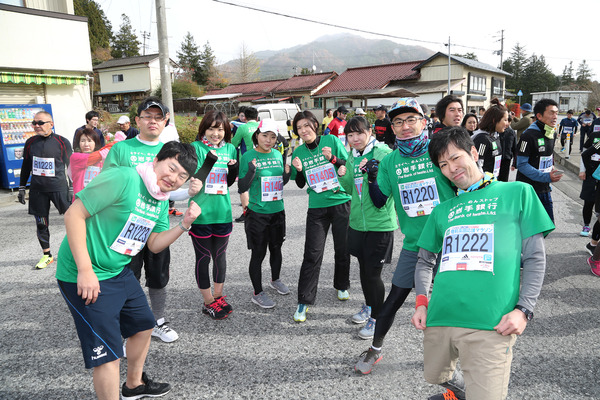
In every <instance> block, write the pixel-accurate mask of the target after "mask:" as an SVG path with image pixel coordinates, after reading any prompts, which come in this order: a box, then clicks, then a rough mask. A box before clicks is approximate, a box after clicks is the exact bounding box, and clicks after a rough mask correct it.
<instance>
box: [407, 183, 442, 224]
mask: <svg viewBox="0 0 600 400" xmlns="http://www.w3.org/2000/svg"><path fill="white" fill-rule="evenodd" d="M398 189H399V191H400V200H401V202H402V207H403V208H404V211H406V214H407V215H408V216H409V217H421V216H423V215H429V214H431V211H432V210H433V208H434V207H435V206H437V205H438V204H440V198H439V196H438V191H437V186H436V184H435V178H428V179H422V180H420V181H415V182H409V183H400V184H398Z"/></svg>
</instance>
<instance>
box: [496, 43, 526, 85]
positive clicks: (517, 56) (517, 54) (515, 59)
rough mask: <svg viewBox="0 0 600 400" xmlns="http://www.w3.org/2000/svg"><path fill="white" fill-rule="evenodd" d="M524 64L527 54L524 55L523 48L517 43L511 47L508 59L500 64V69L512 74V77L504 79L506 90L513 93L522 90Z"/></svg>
mask: <svg viewBox="0 0 600 400" xmlns="http://www.w3.org/2000/svg"><path fill="white" fill-rule="evenodd" d="M526 63H527V54H526V53H525V47H523V46H521V45H520V44H519V43H517V44H516V45H515V47H513V49H512V52H511V54H510V57H509V58H507V59H506V60H505V61H504V62H503V63H502V69H503V70H504V71H506V72H508V73H511V74H512V76H507V77H506V88H508V89H510V90H512V91H515V92H517V91H519V90H523V83H524V82H523V76H524V74H525V65H526ZM523 92H524V90H523Z"/></svg>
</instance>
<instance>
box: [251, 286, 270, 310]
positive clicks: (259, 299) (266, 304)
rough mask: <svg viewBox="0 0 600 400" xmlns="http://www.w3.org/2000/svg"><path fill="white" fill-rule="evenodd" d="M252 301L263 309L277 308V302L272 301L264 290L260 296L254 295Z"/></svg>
mask: <svg viewBox="0 0 600 400" xmlns="http://www.w3.org/2000/svg"><path fill="white" fill-rule="evenodd" d="M251 300H252V302H253V303H254V304H256V305H258V306H259V307H262V308H273V307H275V302H274V301H273V300H271V299H270V298H269V296H267V294H266V293H265V292H264V290H263V291H262V292H260V293H259V294H255V295H253V296H252V299H251Z"/></svg>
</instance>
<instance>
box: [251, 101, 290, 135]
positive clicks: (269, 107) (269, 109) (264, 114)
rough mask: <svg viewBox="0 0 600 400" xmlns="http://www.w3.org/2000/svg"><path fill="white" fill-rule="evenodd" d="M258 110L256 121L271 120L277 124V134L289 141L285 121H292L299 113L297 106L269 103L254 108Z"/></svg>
mask: <svg viewBox="0 0 600 400" xmlns="http://www.w3.org/2000/svg"><path fill="white" fill-rule="evenodd" d="M254 107H255V108H256V109H257V110H258V120H259V121H260V120H262V119H264V118H271V119H273V120H275V122H277V127H278V128H279V133H280V134H281V135H282V136H283V137H285V138H288V139H291V137H290V135H289V134H288V130H287V124H286V122H287V120H291V121H293V120H294V117H295V116H296V113H298V112H299V111H300V107H298V105H297V104H292V103H270V104H261V105H259V106H254Z"/></svg>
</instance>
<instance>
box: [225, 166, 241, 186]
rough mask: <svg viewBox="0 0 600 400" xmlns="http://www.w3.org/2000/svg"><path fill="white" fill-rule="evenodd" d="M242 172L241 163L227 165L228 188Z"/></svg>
mask: <svg viewBox="0 0 600 400" xmlns="http://www.w3.org/2000/svg"><path fill="white" fill-rule="evenodd" d="M239 172H240V163H237V162H236V163H235V164H233V165H227V186H231V185H233V184H234V183H235V179H236V178H237V176H238V173H239Z"/></svg>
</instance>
